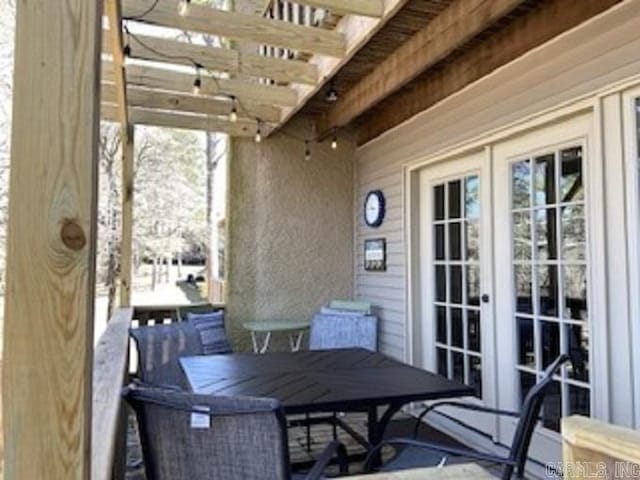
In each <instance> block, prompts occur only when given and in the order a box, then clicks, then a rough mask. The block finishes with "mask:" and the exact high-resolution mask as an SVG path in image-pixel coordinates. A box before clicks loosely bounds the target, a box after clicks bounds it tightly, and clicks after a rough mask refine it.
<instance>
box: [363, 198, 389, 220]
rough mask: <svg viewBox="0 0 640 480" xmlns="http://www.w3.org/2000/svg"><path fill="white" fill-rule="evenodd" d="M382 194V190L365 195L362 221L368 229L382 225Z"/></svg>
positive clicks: (383, 206)
mask: <svg viewBox="0 0 640 480" xmlns="http://www.w3.org/2000/svg"><path fill="white" fill-rule="evenodd" d="M384 203H385V202H384V194H383V193H382V190H372V191H370V192H369V193H367V198H366V199H365V201H364V221H365V223H366V224H367V225H368V226H370V227H374V228H375V227H379V226H380V225H382V221H383V220H384V214H385V204H384Z"/></svg>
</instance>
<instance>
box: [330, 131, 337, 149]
mask: <svg viewBox="0 0 640 480" xmlns="http://www.w3.org/2000/svg"><path fill="white" fill-rule="evenodd" d="M337 149H338V135H336V133H335V132H334V134H333V138H332V139H331V150H337Z"/></svg>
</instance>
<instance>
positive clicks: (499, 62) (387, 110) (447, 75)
mask: <svg viewBox="0 0 640 480" xmlns="http://www.w3.org/2000/svg"><path fill="white" fill-rule="evenodd" d="M619 2H620V0H580V1H575V2H572V8H567V1H566V0H550V1H547V2H545V3H544V4H543V5H542V6H541V7H540V8H539V9H536V10H534V11H532V12H531V13H529V14H528V15H526V16H524V17H521V18H518V19H516V20H514V21H513V22H512V23H511V24H510V25H509V26H508V27H506V28H505V29H504V30H501V31H499V32H496V33H494V34H493V35H492V36H491V37H489V38H488V39H487V40H486V41H484V42H482V43H480V44H478V45H476V46H474V47H473V48H471V49H469V50H468V51H466V52H465V53H463V54H462V55H461V56H460V57H458V58H456V60H454V61H453V62H452V63H450V64H448V65H446V66H445V67H444V68H443V69H438V70H437V71H435V72H434V73H432V74H430V73H429V72H425V73H424V74H422V75H421V76H420V77H418V78H417V79H416V80H415V81H414V82H412V83H411V84H410V85H409V86H407V88H406V89H402V90H400V91H398V92H397V93H396V94H393V95H391V96H389V97H388V98H386V99H385V100H384V101H383V102H382V103H380V104H379V105H378V106H376V107H375V108H374V109H373V110H371V111H370V113H371V114H370V115H369V114H368V115H367V116H366V121H365V122H364V123H363V124H362V125H361V126H360V128H359V132H358V143H359V144H364V143H366V142H368V141H369V140H371V139H373V138H375V137H377V136H378V135H380V134H382V133H383V132H385V131H387V130H389V129H391V128H393V127H395V126H396V125H399V124H401V123H402V122H404V121H406V120H408V119H409V118H411V117H413V116H414V115H416V114H418V113H420V112H422V111H424V110H426V109H428V108H430V107H432V106H434V105H435V104H436V103H438V102H440V101H442V100H443V99H445V98H446V97H448V96H450V95H452V94H454V93H455V92H457V91H459V90H462V89H463V88H465V87H466V86H468V85H470V84H471V83H473V82H475V81H477V80H479V79H481V78H482V77H484V76H486V75H488V74H490V73H491V72H493V71H494V70H496V69H497V68H499V67H501V66H503V65H505V64H507V63H508V62H510V61H512V60H515V59H517V58H518V57H520V56H521V55H523V54H525V53H527V52H528V51H530V50H532V49H534V48H536V47H537V46H539V45H542V44H543V43H545V42H547V41H549V40H551V39H552V38H554V37H555V36H557V35H560V34H561V33H563V32H565V31H567V30H569V29H571V28H573V27H575V26H577V25H579V24H580V23H582V22H584V21H586V20H588V19H590V18H592V17H593V16H595V15H597V14H599V13H601V12H603V11H605V10H607V9H608V8H610V7H612V6H613V5H615V4H617V3H619ZM363 118H364V117H363Z"/></svg>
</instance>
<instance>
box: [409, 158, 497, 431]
mask: <svg viewBox="0 0 640 480" xmlns="http://www.w3.org/2000/svg"><path fill="white" fill-rule="evenodd" d="M490 181H491V179H490V176H489V158H488V156H487V152H486V151H485V150H480V151H478V152H475V153H473V154H470V155H466V156H465V157H464V158H459V159H456V160H452V161H448V162H446V163H442V164H440V165H437V166H434V167H430V168H428V169H425V170H423V171H422V172H421V174H420V197H421V199H420V205H421V208H420V212H421V217H422V218H421V219H420V230H421V231H420V237H421V242H420V246H421V247H420V248H421V253H420V257H421V259H422V261H421V272H422V275H423V281H422V283H421V286H422V287H421V288H422V292H421V298H422V304H421V309H422V315H421V317H422V319H423V322H422V325H421V332H422V345H423V346H425V347H426V348H423V350H422V352H421V353H422V355H421V356H422V364H423V366H424V367H425V368H427V369H429V370H431V371H437V372H438V373H439V374H441V375H444V376H446V377H448V378H450V379H455V380H458V381H460V382H462V383H466V384H468V385H470V386H472V387H473V389H474V392H475V397H476V399H477V401H478V402H480V403H486V404H491V403H493V398H494V387H493V385H494V375H493V372H494V366H493V356H494V354H493V345H492V342H491V338H492V337H493V322H492V320H491V319H492V317H493V312H492V306H491V290H492V288H491V273H490V272H491V261H492V260H491V258H492V250H491V243H492V242H491V236H492V229H491V219H490V208H489V206H490V201H491V196H490V195H491V188H490V186H489V183H490ZM451 414H452V415H453V414H455V415H456V417H457V418H462V419H463V421H464V422H465V423H467V424H468V425H470V426H473V427H474V428H477V429H478V430H479V431H482V432H485V433H487V434H489V435H492V436H493V434H494V430H495V422H494V421H493V420H492V419H491V418H487V417H483V416H479V415H477V414H475V415H465V413H464V412H461V411H460V410H456V411H455V412H454V411H452V412H451Z"/></svg>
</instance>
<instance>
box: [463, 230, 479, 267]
mask: <svg viewBox="0 0 640 480" xmlns="http://www.w3.org/2000/svg"><path fill="white" fill-rule="evenodd" d="M465 226H466V234H465V247H466V254H465V259H466V260H475V261H478V260H480V223H479V222H478V221H477V220H474V221H471V222H469V221H467V222H465Z"/></svg>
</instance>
